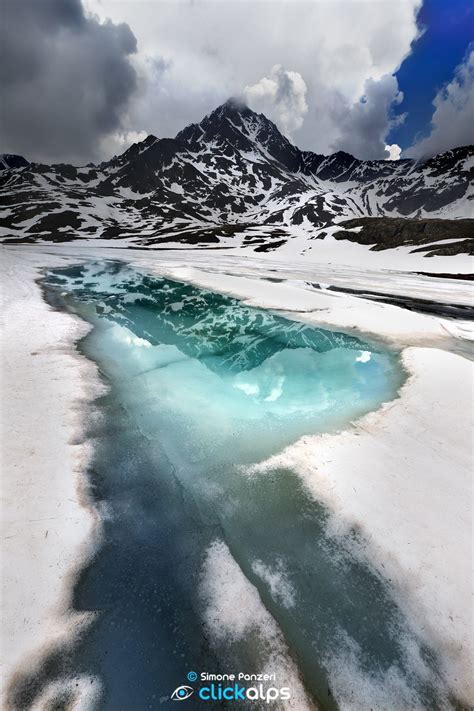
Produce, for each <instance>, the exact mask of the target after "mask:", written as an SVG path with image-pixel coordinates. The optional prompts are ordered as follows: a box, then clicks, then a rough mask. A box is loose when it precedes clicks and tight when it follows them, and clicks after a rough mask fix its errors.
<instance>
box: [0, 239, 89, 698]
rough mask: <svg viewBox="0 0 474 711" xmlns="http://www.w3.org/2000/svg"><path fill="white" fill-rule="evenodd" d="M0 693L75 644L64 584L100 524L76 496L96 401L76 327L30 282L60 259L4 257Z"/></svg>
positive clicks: (77, 618)
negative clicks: (59, 645)
mask: <svg viewBox="0 0 474 711" xmlns="http://www.w3.org/2000/svg"><path fill="white" fill-rule="evenodd" d="M1 256H2V261H1V275H2V285H3V293H2V296H3V304H2V315H3V324H2V333H3V339H2V372H1V376H2V384H1V386H2V422H1V442H2V450H3V462H2V514H1V520H2V531H3V534H4V541H3V557H2V601H3V609H4V616H3V620H2V633H3V634H2V637H3V639H2V651H3V659H2V670H1V675H2V687H3V693H6V687H7V683H8V681H9V680H10V679H11V675H12V674H13V672H14V671H15V670H18V669H19V665H23V664H28V665H29V666H31V665H32V664H33V663H34V659H35V658H36V655H37V654H38V653H39V652H40V650H43V651H44V647H45V646H46V645H48V646H49V645H52V644H53V643H55V642H59V640H60V639H62V638H64V637H65V636H67V635H71V634H78V633H79V632H80V630H81V628H82V627H83V626H84V625H85V624H87V622H88V619H89V618H88V616H87V615H85V614H84V615H80V614H77V613H76V614H73V613H71V612H69V611H68V610H67V607H68V604H69V595H70V589H71V583H72V581H73V578H74V576H75V574H76V572H77V571H78V570H79V568H80V567H81V565H82V563H83V561H85V560H86V559H87V558H88V557H89V556H90V554H91V552H92V549H93V545H94V541H95V540H96V538H97V535H98V524H97V521H96V517H95V514H94V512H93V511H92V510H91V509H90V507H89V504H88V501H87V497H86V493H85V491H84V489H83V480H82V477H81V473H82V472H83V471H84V467H85V464H86V461H87V458H88V447H87V445H86V444H81V443H80V442H81V429H82V427H81V425H82V414H81V413H82V409H83V408H84V407H86V406H88V405H89V404H90V402H91V399H92V398H93V397H94V396H95V395H96V394H97V393H98V392H99V391H100V385H99V382H98V378H97V374H96V371H95V367H94V366H93V365H92V364H91V363H89V362H88V361H86V360H85V359H82V358H80V357H79V356H78V354H77V352H76V351H75V350H74V348H73V344H74V342H75V341H76V340H77V339H78V338H80V337H81V336H82V335H84V333H85V332H86V331H87V328H86V326H85V324H84V323H83V322H79V321H76V320H73V319H72V318H71V317H69V316H67V315H65V314H60V313H58V312H55V311H53V310H52V309H50V308H49V307H48V306H47V305H46V304H45V302H44V301H43V300H42V298H41V294H40V290H39V287H38V286H37V284H36V283H35V279H37V278H38V277H39V276H40V272H39V267H40V266H43V265H46V264H48V265H50V266H51V265H53V264H54V265H58V263H60V262H61V261H62V260H61V257H56V258H54V257H50V256H46V255H41V256H40V257H39V258H38V255H34V254H33V253H31V252H26V251H25V252H23V251H22V252H15V251H10V250H8V249H2V255H1Z"/></svg>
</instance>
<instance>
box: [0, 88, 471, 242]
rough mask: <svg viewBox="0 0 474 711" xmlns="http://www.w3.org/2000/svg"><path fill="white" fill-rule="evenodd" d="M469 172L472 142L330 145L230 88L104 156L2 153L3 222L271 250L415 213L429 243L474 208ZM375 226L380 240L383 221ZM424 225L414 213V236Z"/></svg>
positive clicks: (53, 238) (28, 231) (21, 231)
mask: <svg viewBox="0 0 474 711" xmlns="http://www.w3.org/2000/svg"><path fill="white" fill-rule="evenodd" d="M473 178H474V147H473V146H467V147H462V148H455V149H453V150H451V151H448V152H447V153H444V154H442V155H439V156H436V157H435V158H431V159H429V160H426V161H419V162H414V161H411V160H400V161H393V162H391V161H361V160H358V159H357V158H354V157H353V156H351V155H349V154H347V153H343V152H338V153H335V154H333V155H330V156H323V155H318V154H315V153H311V152H309V151H301V150H299V149H298V148H297V147H296V146H294V145H293V144H292V143H291V142H290V141H289V140H288V139H287V138H285V137H284V136H283V135H282V134H281V133H280V131H279V130H278V128H277V127H276V126H275V124H274V123H272V122H271V121H269V120H268V119H267V118H266V117H265V116H264V115H263V114H257V113H255V112H253V111H251V110H250V109H249V108H248V107H247V106H245V105H243V104H241V103H240V102H238V101H237V100H235V99H231V100H229V101H227V102H226V103H225V104H223V105H222V106H220V107H218V108H217V109H216V110H215V111H213V112H212V113H211V114H209V115H208V116H206V117H205V118H204V119H203V120H202V121H201V123H199V124H192V125H190V126H188V127H187V128H185V129H184V130H183V131H180V132H179V133H178V134H177V136H176V137H175V138H174V139H173V138H161V139H159V138H156V137H155V136H151V135H150V136H148V137H147V138H146V139H145V140H144V141H142V142H141V143H137V144H134V145H133V146H131V147H130V148H129V149H128V150H126V151H125V153H123V154H122V155H120V156H116V157H114V158H113V159H112V160H110V161H107V162H104V163H101V164H99V165H92V164H90V165H87V166H85V167H74V166H71V165H62V164H60V165H53V166H51V165H42V164H38V163H29V162H28V161H27V160H25V159H24V158H22V157H21V156H11V155H4V156H2V157H1V158H0V188H1V194H2V203H3V207H4V209H3V213H2V216H1V219H0V230H1V236H2V239H3V240H4V241H7V242H25V241H26V242H33V241H35V242H37V241H41V242H58V241H59V242H62V241H70V240H84V239H87V240H112V239H113V240H121V241H122V242H123V243H124V244H125V245H128V246H135V247H137V246H138V247H159V246H170V244H172V243H177V244H195V245H200V246H206V245H207V246H218V247H219V246H224V247H226V246H227V247H229V246H250V247H253V248H255V249H256V250H258V251H267V250H270V249H277V248H278V247H279V246H281V245H282V244H284V243H286V242H287V241H288V240H289V239H291V238H292V237H294V236H295V235H299V236H301V235H305V236H306V237H307V238H308V239H315V238H324V237H325V235H328V234H333V233H334V234H338V230H343V233H344V237H343V238H344V239H351V237H350V235H351V234H353V235H354V234H358V233H360V232H361V230H362V231H363V230H364V229H366V223H365V222H362V223H361V224H357V225H355V226H354V223H346V222H345V221H347V220H357V219H361V218H385V220H390V219H398V218H410V221H409V222H410V224H411V223H413V224H415V223H418V222H420V221H421V222H422V223H423V224H424V225H425V227H424V232H423V235H424V237H423V239H424V241H423V242H422V243H421V244H426V243H427V242H430V241H431V237H430V236H429V235H430V229H431V228H430V225H431V224H434V222H436V223H437V226H436V236H435V238H434V239H435V241H438V240H439V239H440V237H439V235H440V234H441V235H443V234H444V233H443V230H442V228H441V229H440V226H439V220H440V219H442V220H457V219H459V218H472V217H473V216H474V191H473V189H472V185H473V182H474V181H473ZM464 222H465V225H464V228H463V229H464V232H465V230H466V229H467V230H468V231H470V233H471V236H472V231H473V230H472V228H471V225H472V223H471V222H470V220H467V221H466V220H464ZM473 222H474V221H473ZM341 223H342V224H341ZM407 225H408V223H407ZM407 225H405V228H404V229H405V231H406V230H410V229H411V228H410V227H408V226H407ZM466 225H467V227H466ZM348 230H349V231H348ZM382 232H383V231H382ZM374 233H377V230H374V229H371V230H370V235H371V236H370V239H375V240H376V243H375V244H376V246H377V248H379V249H380V248H383V247H384V242H383V233H381V234H378V233H377V234H375V236H374ZM419 233H420V230H419V224H417V225H416V226H415V228H414V231H413V234H414V235H415V241H414V242H413V244H415V245H416V244H418V242H417V240H416V235H417V234H419ZM463 234H464V233H463ZM427 236H428V239H427ZM404 239H406V234H405V238H404ZM444 239H446V238H444ZM464 239H465V237H464V236H463V238H462V240H460V241H459V244H460V245H461V246H460V247H459V250H460V251H465V247H464V246H463V240H464ZM356 241H361V238H360V237H358V238H357V240H356ZM362 242H364V240H362ZM387 246H388V244H387ZM440 249H441V253H442V251H443V248H442V246H440ZM451 252H452V250H451Z"/></svg>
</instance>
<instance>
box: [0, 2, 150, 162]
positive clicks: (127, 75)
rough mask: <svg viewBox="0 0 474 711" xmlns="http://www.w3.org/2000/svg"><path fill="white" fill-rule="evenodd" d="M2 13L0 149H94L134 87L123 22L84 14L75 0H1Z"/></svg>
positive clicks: (72, 152) (76, 158) (40, 153)
mask: <svg viewBox="0 0 474 711" xmlns="http://www.w3.org/2000/svg"><path fill="white" fill-rule="evenodd" d="M1 16H2V17H1V22H0V47H1V49H0V82H1V95H0V98H1V108H0V152H9V153H20V154H22V155H24V156H25V157H27V158H29V159H35V160H44V161H47V162H50V161H70V162H75V163H78V162H87V161H88V160H91V159H94V158H96V157H98V155H99V154H100V142H101V140H102V139H103V138H104V137H106V136H107V135H108V134H110V133H111V132H113V131H114V130H116V129H117V128H119V127H120V123H121V115H122V113H123V111H124V110H125V109H126V107H127V104H128V100H129V98H130V96H131V95H132V93H133V92H134V90H135V88H136V83H137V79H136V73H135V70H134V68H133V67H132V65H131V63H130V55H131V54H133V53H134V52H135V51H136V39H135V36H134V35H133V33H132V31H131V30H130V27H129V26H128V25H127V24H114V23H112V22H110V21H108V22H105V23H100V22H99V21H98V20H96V19H94V18H93V17H89V16H86V15H85V13H84V9H83V7H82V4H81V2H80V0H41V2H39V1H38V0H3V3H2V10H1Z"/></svg>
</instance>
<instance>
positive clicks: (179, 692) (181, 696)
mask: <svg viewBox="0 0 474 711" xmlns="http://www.w3.org/2000/svg"><path fill="white" fill-rule="evenodd" d="M193 694H194V689H193V688H192V687H191V686H186V684H183V686H178V688H177V689H175V690H174V691H173V693H172V694H171V698H172V700H173V701H186V699H189V697H190V696H192V695H193Z"/></svg>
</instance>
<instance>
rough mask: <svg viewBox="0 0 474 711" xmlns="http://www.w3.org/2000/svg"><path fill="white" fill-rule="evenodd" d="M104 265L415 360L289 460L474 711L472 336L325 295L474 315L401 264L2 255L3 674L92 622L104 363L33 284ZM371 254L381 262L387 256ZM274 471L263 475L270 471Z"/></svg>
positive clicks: (458, 285) (454, 289) (22, 250)
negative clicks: (383, 401)
mask: <svg viewBox="0 0 474 711" xmlns="http://www.w3.org/2000/svg"><path fill="white" fill-rule="evenodd" d="M357 247H359V246H357ZM365 251H366V253H367V250H365ZM92 254H95V255H96V256H97V257H98V258H115V259H116V258H119V259H126V260H127V261H130V262H131V263H133V264H135V265H136V266H142V267H144V268H147V269H150V270H153V271H155V272H158V273H161V274H164V275H167V276H169V277H172V278H173V277H174V278H176V279H179V280H183V281H187V280H189V281H192V282H194V283H196V284H198V285H201V286H203V287H208V288H210V289H213V290H216V291H221V292H224V293H230V294H233V295H235V296H237V297H239V298H241V299H243V300H246V301H248V303H251V304H252V305H254V306H261V307H264V308H271V309H272V310H276V311H278V312H279V313H282V314H288V315H290V314H291V317H292V318H296V319H301V320H305V321H308V322H310V323H319V324H327V325H331V326H335V327H337V328H339V329H342V330H352V329H357V330H359V331H361V332H363V333H366V334H370V335H371V336H375V337H377V338H382V339H384V340H385V341H388V342H390V343H392V344H393V345H397V346H401V347H403V348H404V353H403V359H404V364H405V367H406V369H407V370H408V372H409V373H410V375H411V377H410V378H409V380H408V381H407V383H406V385H405V386H404V388H403V390H402V392H401V396H400V398H399V399H398V400H396V401H394V402H393V403H389V404H388V405H386V406H385V407H384V408H382V409H381V410H379V411H378V412H376V413H371V414H370V415H368V416H366V417H365V418H363V419H362V420H360V421H359V422H357V423H355V424H354V426H353V428H352V429H351V430H348V431H346V432H343V433H340V434H337V435H322V436H319V437H312V438H304V439H302V440H300V441H299V442H297V443H296V444H295V445H293V446H292V447H290V448H289V449H288V450H287V451H285V452H283V453H282V454H281V455H280V458H281V459H280V461H281V463H285V464H286V463H291V465H292V466H293V467H294V468H295V470H296V471H297V472H298V473H299V474H300V476H301V478H302V481H303V482H304V483H305V485H306V486H307V488H308V491H309V492H310V493H311V494H312V495H313V496H315V497H316V498H318V499H320V500H322V501H324V502H325V503H326V504H327V505H328V507H329V508H330V509H331V510H332V512H333V519H332V524H331V525H332V526H333V529H334V535H343V533H344V531H346V530H347V528H348V527H349V526H353V525H358V526H359V527H360V528H361V529H362V530H363V532H364V533H365V535H366V537H367V539H368V540H369V545H370V550H364V551H356V553H357V554H358V555H363V556H367V557H368V558H369V559H370V560H371V561H372V562H373V564H374V565H375V566H376V567H377V568H378V569H379V571H380V572H381V573H382V574H384V575H385V576H388V577H390V578H391V579H392V581H393V583H394V590H395V591H396V594H397V598H398V600H399V602H400V603H401V604H403V606H404V608H405V610H406V611H407V614H408V615H410V617H411V619H412V620H413V622H414V624H415V625H416V627H417V629H419V632H420V635H421V636H422V637H425V638H426V639H427V640H428V641H430V642H431V643H433V644H434V645H435V647H436V648H437V649H439V650H441V655H442V658H443V664H444V674H445V676H446V678H447V679H448V680H449V682H450V684H451V686H452V688H453V689H454V690H455V691H456V693H457V694H458V697H459V698H460V699H462V700H464V701H465V703H466V704H468V703H470V704H472V703H474V691H473V688H472V681H471V676H470V670H471V667H470V665H471V664H472V660H473V655H472V642H473V629H472V618H471V614H470V610H471V607H470V595H471V592H472V588H473V584H472V583H473V577H472V571H471V566H470V563H471V559H470V544H471V531H472V514H473V511H472V508H473V499H472V479H471V474H470V470H471V465H472V451H471V437H470V433H471V431H472V430H470V427H471V424H470V417H471V415H472V399H471V397H472V396H471V385H472V382H473V381H472V364H471V362H470V360H468V358H466V354H467V353H468V350H469V340H470V327H469V324H468V322H465V321H461V320H456V321H453V320H448V319H444V318H440V317H438V316H432V315H426V314H421V313H417V312H414V311H407V310H405V309H401V308H399V307H397V306H392V305H387V304H384V303H380V302H373V301H369V300H365V299H362V298H359V297H357V296H351V295H347V294H341V293H335V292H331V291H328V290H327V289H325V288H324V287H326V286H328V285H330V284H332V285H336V286H342V287H348V288H356V289H359V288H360V289H369V288H370V289H371V290H377V291H383V292H384V293H390V294H402V295H405V296H416V297H417V298H424V299H428V300H432V301H437V302H439V303H454V304H460V305H467V304H469V303H472V301H470V298H471V297H470V293H469V288H468V283H467V282H465V281H457V280H447V279H441V278H432V277H423V276H420V275H417V274H415V273H406V272H398V271H394V269H395V268H397V267H398V268H401V267H400V266H398V264H397V260H396V259H395V260H393V262H392V261H391V262H390V265H391V267H392V270H391V271H388V270H381V269H380V268H379V263H377V264H375V263H374V262H370V264H368V263H366V265H365V266H362V265H361V264H359V265H358V266H357V267H354V266H353V267H348V266H343V265H341V264H340V265H339V266H335V265H329V264H324V265H319V264H314V263H308V262H307V261H301V259H300V260H299V261H298V262H296V263H293V262H292V261H290V260H287V261H286V262H283V261H279V260H278V259H276V258H269V257H268V255H266V256H262V257H260V258H256V257H255V255H252V256H249V257H247V256H242V255H240V256H238V255H235V254H230V253H229V252H222V251H221V252H215V251H212V252H185V251H184V250H180V251H179V252H162V253H158V254H157V253H154V254H150V253H149V252H140V251H132V250H123V249H116V250H114V249H110V248H107V249H97V250H94V251H93V250H92V248H91V247H90V246H89V247H79V246H74V247H43V248H38V247H4V248H2V283H3V292H4V293H3V295H4V306H3V316H4V319H5V325H4V326H3V328H4V345H3V355H2V358H3V361H2V376H3V383H2V393H3V400H4V402H3V406H2V432H1V441H2V449H3V456H4V459H3V465H2V469H3V473H2V480H3V492H4V503H3V507H2V529H3V533H4V538H5V541H4V551H5V553H4V557H3V561H2V563H3V566H4V574H3V580H4V585H5V589H4V594H3V595H4V596H3V600H4V610H5V618H4V621H3V638H4V643H3V658H4V678H5V679H8V678H9V677H10V675H11V674H12V672H14V671H15V669H17V668H18V665H19V664H23V663H25V657H29V658H30V659H31V656H30V655H32V654H33V655H34V653H35V652H37V651H38V650H39V649H40V648H41V646H42V645H44V644H47V643H48V642H49V641H52V639H54V638H55V637H56V636H57V635H59V634H67V633H68V630H69V629H70V628H71V626H76V625H77V624H78V623H80V622H81V621H79V620H76V619H72V618H71V617H70V616H68V614H67V601H68V590H69V589H70V582H71V576H72V574H73V571H74V570H75V569H77V567H78V566H79V565H80V563H81V561H83V560H84V556H86V555H87V554H88V551H89V550H90V546H91V545H92V544H93V540H94V537H95V536H97V528H98V527H97V525H96V523H95V519H94V515H93V512H92V511H91V510H90V509H88V508H87V499H86V498H85V497H84V496H83V493H82V490H81V479H80V472H81V471H82V470H83V465H84V460H85V457H86V456H87V450H86V448H85V446H83V445H81V444H77V442H80V430H81V416H82V414H83V413H84V411H85V410H86V409H87V407H90V402H91V399H92V397H93V396H94V394H95V393H97V392H98V390H99V389H100V385H99V382H98V379H97V375H96V373H95V369H94V367H93V366H92V365H91V364H90V363H88V362H87V361H84V360H83V359H81V358H79V356H78V355H77V354H76V353H75V352H74V349H73V347H72V346H73V343H74V341H75V340H77V338H78V337H79V336H80V335H81V334H82V333H84V326H83V324H80V323H78V322H76V321H73V320H72V319H71V318H70V317H69V316H66V315H64V314H59V313H56V312H54V311H52V310H51V309H50V308H49V307H48V306H46V304H45V303H44V302H43V301H42V299H41V295H40V291H39V288H38V287H37V285H36V284H35V283H34V280H35V278H37V277H38V275H39V271H38V270H39V268H40V267H44V266H57V265H59V264H61V263H64V264H65V263H66V262H68V261H70V260H72V261H79V260H80V257H81V255H83V256H85V255H87V256H88V257H90V256H91V255H92ZM373 254H377V260H378V259H379V255H380V254H381V253H373ZM279 259H280V260H281V256H280V257H279ZM370 259H371V258H370ZM462 259H463V260H464V261H463V264H462V267H463V268H457V263H458V261H459V260H456V268H454V263H453V262H452V258H451V257H448V258H444V260H443V261H440V260H437V262H436V267H437V268H436V269H431V268H428V267H427V266H426V264H427V262H429V264H430V267H431V263H432V262H431V260H426V259H424V260H423V261H424V264H425V266H424V269H423V270H424V271H438V272H449V273H452V272H457V271H464V272H468V271H470V267H471V265H470V263H469V260H466V258H465V257H463V258H462ZM356 263H357V260H356ZM414 268H417V269H421V267H418V265H416V267H414ZM268 279H273V280H275V279H277V280H279V281H269V280H268ZM314 284H319V285H320V286H322V287H323V288H322V289H315V288H314V286H313V285H314ZM274 463H275V462H274V461H273V462H272V464H274ZM266 466H267V463H262V464H261V465H260V466H259V467H258V468H257V469H256V471H255V475H264V472H265V468H266ZM25 611H26V613H27V614H25ZM27 663H30V661H29V660H27Z"/></svg>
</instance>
